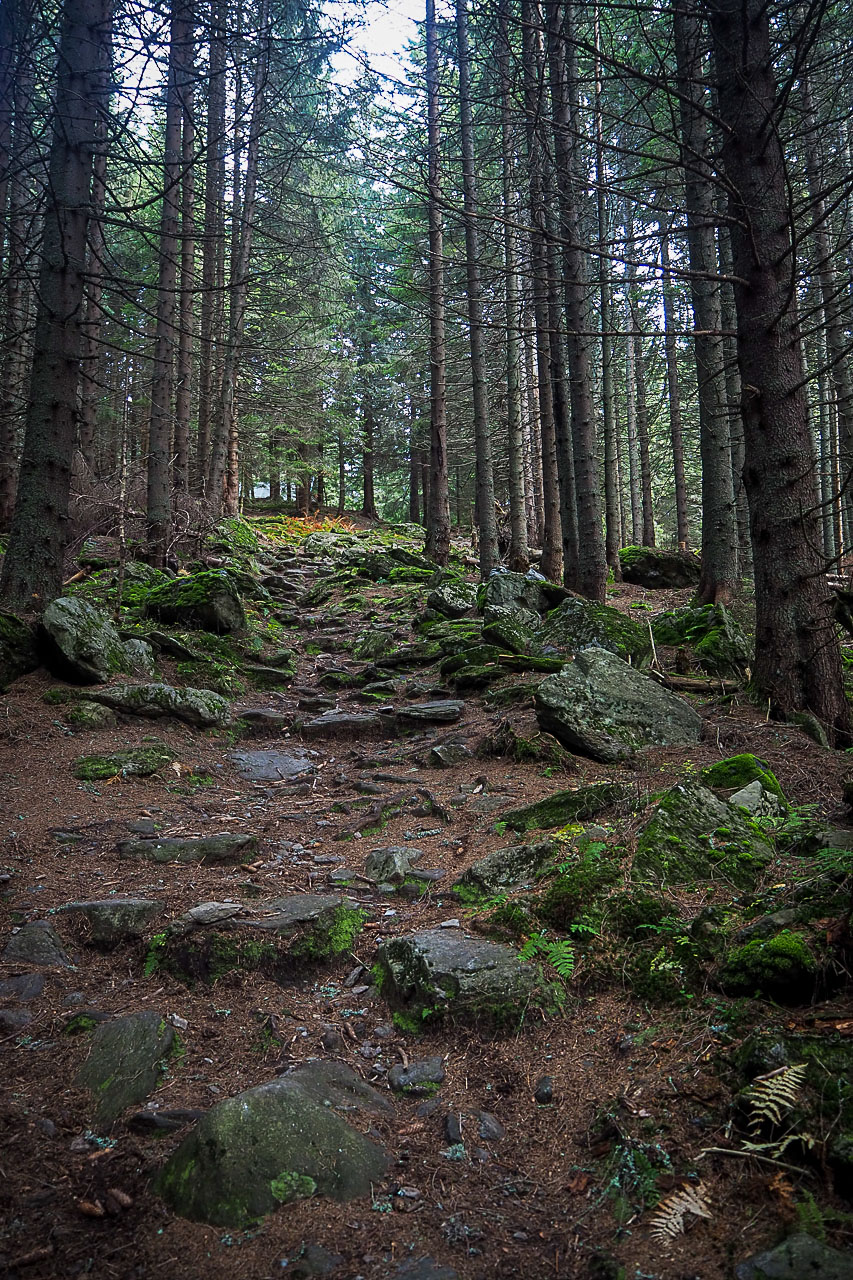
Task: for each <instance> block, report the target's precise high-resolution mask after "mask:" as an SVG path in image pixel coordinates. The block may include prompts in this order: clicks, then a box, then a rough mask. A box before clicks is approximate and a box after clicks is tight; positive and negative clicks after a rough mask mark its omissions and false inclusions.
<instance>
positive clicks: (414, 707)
mask: <svg viewBox="0 0 853 1280" xmlns="http://www.w3.org/2000/svg"><path fill="white" fill-rule="evenodd" d="M464 710H465V703H464V702H456V701H454V700H453V699H450V698H441V699H438V700H437V701H435V702H413V703H411V705H410V706H408V707H398V708H397V719H398V721H400V723H402V724H404V725H417V724H454V723H455V722H456V721H457V720H458V719H459V718H460V716H461V715H462V712H463V711H464Z"/></svg>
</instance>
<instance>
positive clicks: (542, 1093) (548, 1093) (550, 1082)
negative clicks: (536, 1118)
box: [533, 1076, 554, 1107]
mask: <svg viewBox="0 0 853 1280" xmlns="http://www.w3.org/2000/svg"><path fill="white" fill-rule="evenodd" d="M533 1101H534V1102H537V1103H538V1104H539V1106H540V1107H547V1106H548V1105H549V1103H551V1102H553V1101H554V1077H553V1076H540V1077H539V1079H538V1080H537V1081H536V1087H535V1088H534V1090H533Z"/></svg>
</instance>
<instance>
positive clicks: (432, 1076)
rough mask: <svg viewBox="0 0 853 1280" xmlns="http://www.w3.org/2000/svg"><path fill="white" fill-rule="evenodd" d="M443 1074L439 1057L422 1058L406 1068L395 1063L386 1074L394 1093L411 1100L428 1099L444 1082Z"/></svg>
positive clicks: (442, 1063) (442, 1066)
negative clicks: (407, 1096)
mask: <svg viewBox="0 0 853 1280" xmlns="http://www.w3.org/2000/svg"><path fill="white" fill-rule="evenodd" d="M444 1074H445V1073H444V1062H443V1060H442V1058H441V1057H439V1056H436V1057H434V1058H424V1059H423V1060H422V1061H420V1062H412V1063H411V1064H410V1065H409V1066H408V1067H404V1066H403V1065H402V1064H401V1063H397V1064H396V1065H395V1066H393V1067H392V1068H391V1070H390V1071H389V1072H388V1084H389V1086H390V1087H391V1089H392V1091H393V1092H394V1093H406V1094H408V1095H409V1096H410V1097H412V1098H423V1097H429V1095H430V1094H433V1093H435V1086H436V1085H440V1084H441V1083H442V1081H443V1080H444Z"/></svg>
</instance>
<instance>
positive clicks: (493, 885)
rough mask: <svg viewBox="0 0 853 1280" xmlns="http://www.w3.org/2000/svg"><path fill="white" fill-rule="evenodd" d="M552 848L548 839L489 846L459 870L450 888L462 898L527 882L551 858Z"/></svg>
mask: <svg viewBox="0 0 853 1280" xmlns="http://www.w3.org/2000/svg"><path fill="white" fill-rule="evenodd" d="M554 848H555V847H554V844H553V842H552V841H551V840H539V841H537V842H536V843H535V844H516V845H509V846H507V847H506V848H504V849H493V850H492V852H491V853H487V854H486V856H485V857H484V858H479V859H478V860H477V862H475V863H473V864H472V865H471V866H470V867H469V868H468V870H467V871H463V873H462V875H461V876H460V877H459V879H458V880H457V881H456V883H455V884H454V886H453V888H454V890H456V891H457V892H458V894H459V896H460V897H461V898H463V899H465V898H467V897H474V896H477V897H480V896H481V897H490V896H491V895H492V894H495V893H499V892H500V891H501V889H511V888H515V887H517V886H519V885H523V884H526V883H529V882H530V881H532V880H534V879H535V878H536V876H537V875H539V873H540V872H541V871H544V869H545V867H547V866H548V864H549V863H550V862H552V861H553V859H554Z"/></svg>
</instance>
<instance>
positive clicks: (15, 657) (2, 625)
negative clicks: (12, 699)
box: [0, 610, 39, 692]
mask: <svg viewBox="0 0 853 1280" xmlns="http://www.w3.org/2000/svg"><path fill="white" fill-rule="evenodd" d="M38 665H39V659H38V653H37V652H36V637H35V633H34V632H33V630H32V628H31V627H28V626H27V624H26V623H25V622H22V621H21V619H20V618H18V617H16V616H15V614H14V613H7V612H6V611H5V610H0V692H2V691H3V690H4V689H6V688H8V686H9V685H10V684H11V683H12V681H13V680H17V678H18V676H24V675H26V674H27V672H28V671H35V669H36V667H37V666H38Z"/></svg>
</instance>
